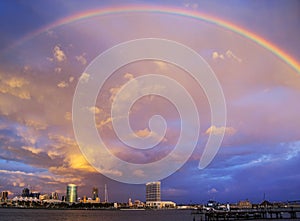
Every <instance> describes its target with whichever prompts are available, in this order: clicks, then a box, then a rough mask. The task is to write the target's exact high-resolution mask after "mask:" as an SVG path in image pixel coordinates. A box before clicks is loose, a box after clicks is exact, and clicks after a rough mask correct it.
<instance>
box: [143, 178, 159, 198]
mask: <svg viewBox="0 0 300 221" xmlns="http://www.w3.org/2000/svg"><path fill="white" fill-rule="evenodd" d="M151 201H161V198H160V181H156V182H150V183H146V202H151Z"/></svg>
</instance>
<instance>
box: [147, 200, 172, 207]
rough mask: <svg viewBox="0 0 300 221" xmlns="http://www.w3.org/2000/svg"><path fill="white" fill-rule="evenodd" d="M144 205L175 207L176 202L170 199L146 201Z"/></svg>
mask: <svg viewBox="0 0 300 221" xmlns="http://www.w3.org/2000/svg"><path fill="white" fill-rule="evenodd" d="M146 207H149V208H155V209H174V208H176V203H174V202H172V201H148V202H146Z"/></svg>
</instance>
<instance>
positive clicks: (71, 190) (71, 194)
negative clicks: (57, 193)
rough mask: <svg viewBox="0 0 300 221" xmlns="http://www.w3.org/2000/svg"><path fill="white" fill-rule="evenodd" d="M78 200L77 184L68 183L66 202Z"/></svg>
mask: <svg viewBox="0 0 300 221" xmlns="http://www.w3.org/2000/svg"><path fill="white" fill-rule="evenodd" d="M76 201H77V186H76V185H75V184H68V186H67V194H66V202H69V203H74V202H76Z"/></svg>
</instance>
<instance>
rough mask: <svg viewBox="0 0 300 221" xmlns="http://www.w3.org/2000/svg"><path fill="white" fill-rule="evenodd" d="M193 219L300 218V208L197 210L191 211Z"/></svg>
mask: <svg viewBox="0 0 300 221" xmlns="http://www.w3.org/2000/svg"><path fill="white" fill-rule="evenodd" d="M192 214H193V215H194V217H193V221H200V220H201V221H216V220H217V221H221V220H268V219H272V220H274V219H278V220H279V219H295V220H300V208H299V207H297V208H293V207H288V208H266V209H264V208H260V209H241V210H231V211H222V210H209V211H206V210H198V211H194V212H192Z"/></svg>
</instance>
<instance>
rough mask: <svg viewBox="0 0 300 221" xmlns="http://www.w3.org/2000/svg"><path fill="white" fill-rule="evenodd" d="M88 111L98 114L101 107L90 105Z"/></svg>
mask: <svg viewBox="0 0 300 221" xmlns="http://www.w3.org/2000/svg"><path fill="white" fill-rule="evenodd" d="M89 111H90V112H91V113H92V114H99V113H100V112H101V109H100V108H98V107H96V106H93V107H90V108H89Z"/></svg>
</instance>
